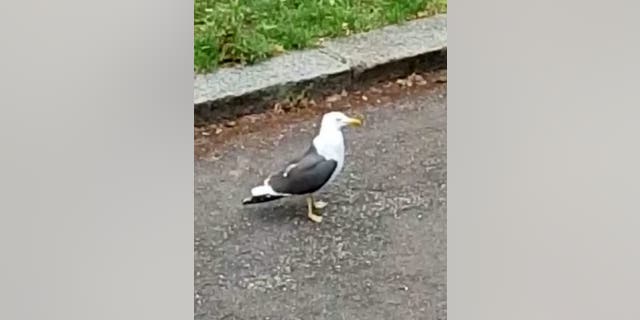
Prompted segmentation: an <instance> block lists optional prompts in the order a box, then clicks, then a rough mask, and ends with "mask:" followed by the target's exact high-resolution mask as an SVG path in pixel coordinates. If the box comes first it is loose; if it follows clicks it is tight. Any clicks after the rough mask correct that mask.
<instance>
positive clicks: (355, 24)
mask: <svg viewBox="0 0 640 320" xmlns="http://www.w3.org/2000/svg"><path fill="white" fill-rule="evenodd" d="M446 9H447V0H195V10H194V24H195V25H194V27H195V28H194V64H195V69H196V71H197V72H207V71H211V70H213V69H215V68H217V67H219V66H220V65H225V64H236V63H241V64H245V63H249V64H250V63H255V62H258V61H261V60H264V59H266V58H268V57H271V56H274V55H277V54H279V53H281V52H282V51H283V50H296V49H303V48H308V47H312V46H314V45H316V44H317V43H318V40H320V39H323V38H332V37H337V36H344V35H348V34H351V33H357V32H362V31H367V30H371V29H374V28H378V27H381V26H384V25H388V24H394V23H398V22H401V21H406V20H411V19H415V18H417V17H422V16H428V15H433V14H436V13H442V12H446Z"/></svg>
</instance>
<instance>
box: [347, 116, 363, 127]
mask: <svg viewBox="0 0 640 320" xmlns="http://www.w3.org/2000/svg"><path fill="white" fill-rule="evenodd" d="M347 123H348V124H349V125H350V126H352V127H360V126H362V120H360V119H356V118H349V120H347Z"/></svg>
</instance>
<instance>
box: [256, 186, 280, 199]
mask: <svg viewBox="0 0 640 320" xmlns="http://www.w3.org/2000/svg"><path fill="white" fill-rule="evenodd" d="M267 194H270V195H277V193H276V192H274V191H273V189H272V188H271V187H270V186H268V185H265V186H257V187H255V188H253V189H251V195H252V196H254V197H257V196H263V195H267Z"/></svg>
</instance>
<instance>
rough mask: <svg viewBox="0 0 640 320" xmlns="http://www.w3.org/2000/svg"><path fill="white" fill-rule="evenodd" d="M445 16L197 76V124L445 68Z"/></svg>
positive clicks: (333, 41) (412, 22) (195, 91)
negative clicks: (293, 99)
mask: <svg viewBox="0 0 640 320" xmlns="http://www.w3.org/2000/svg"><path fill="white" fill-rule="evenodd" d="M446 19H447V17H446V15H437V16H434V17H430V18H426V19H419V20H414V21H410V22H407V23H404V24H401V25H394V26H388V27H385V28H382V29H378V30H374V31H370V32H367V33H362V34H357V35H353V36H350V37H346V38H340V39H334V40H330V41H328V42H326V43H325V44H324V45H323V46H322V47H321V48H318V49H312V50H304V51H297V52H291V53H287V54H284V55H282V56H278V57H275V58H272V59H269V60H267V61H265V62H263V63H259V64H256V65H251V66H245V67H234V68H223V69H220V70H218V71H216V72H214V73H211V74H206V75H196V77H195V79H194V95H193V102H194V106H195V122H196V124H202V123H207V122H210V121H215V120H219V119H232V118H236V117H238V116H242V115H246V114H251V113H258V112H263V111H265V110H266V109H267V108H269V107H270V106H272V105H273V103H275V102H277V101H281V100H283V99H286V98H288V97H291V96H294V95H299V94H301V93H304V94H305V95H306V96H309V97H316V96H320V95H324V94H327V93H329V92H336V91H341V90H342V89H353V88H356V87H358V86H363V85H367V84H370V83H372V82H378V81H383V80H387V79H393V78H397V77H402V76H406V75H409V74H411V73H413V72H416V71H429V70H436V69H441V68H446V65H447V55H446V50H447V24H446V23H447V22H446V21H447V20H446Z"/></svg>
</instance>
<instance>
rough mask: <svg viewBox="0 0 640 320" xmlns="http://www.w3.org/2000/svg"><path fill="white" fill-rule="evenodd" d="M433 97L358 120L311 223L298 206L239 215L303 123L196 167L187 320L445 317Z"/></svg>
mask: <svg viewBox="0 0 640 320" xmlns="http://www.w3.org/2000/svg"><path fill="white" fill-rule="evenodd" d="M445 90H446V89H441V90H440V89H439V90H436V91H435V92H431V93H429V94H426V93H422V94H417V95H412V96H409V97H403V98H399V99H398V100H397V101H395V102H394V104H393V105H386V106H377V107H370V108H369V109H366V110H363V113H364V115H365V117H366V120H365V126H364V127H362V128H356V129H348V131H346V134H345V137H346V142H347V155H346V164H345V168H344V171H343V174H342V176H341V177H340V178H339V179H338V180H337V181H336V183H335V185H333V186H331V187H329V188H327V189H326V190H324V191H323V192H322V193H321V194H320V195H319V196H318V198H319V199H322V200H327V201H328V202H329V206H327V208H325V209H324V220H323V222H322V223H321V224H314V223H312V222H310V221H309V220H308V219H307V218H306V216H305V214H306V203H305V201H304V199H301V198H298V199H285V200H284V201H280V202H272V203H271V204H265V205H259V206H255V207H242V206H241V205H240V202H241V199H242V198H244V197H246V196H247V195H248V192H249V188H250V187H252V186H253V185H254V184H256V183H259V182H261V180H262V179H263V178H264V174H266V173H268V172H269V171H270V170H272V169H276V168H278V167H279V166H280V165H282V159H279V158H277V157H276V156H274V153H273V151H276V152H278V153H282V154H288V155H291V156H293V155H294V154H296V153H298V152H301V151H303V149H304V148H305V147H306V146H307V143H308V141H309V139H310V138H311V137H312V135H313V133H314V132H313V130H315V129H312V130H304V129H305V128H306V127H308V126H310V125H311V124H312V122H304V123H299V124H292V125H290V126H289V127H288V128H287V130H286V131H285V132H284V133H283V134H272V133H267V134H263V135H261V134H259V133H258V134H250V135H247V136H242V137H238V142H237V143H236V144H235V146H231V147H228V148H227V150H225V154H224V156H223V157H222V158H221V159H219V160H217V161H196V164H195V167H196V169H195V174H196V185H195V189H196V193H195V208H196V209H195V315H196V316H195V319H304V320H307V319H347V320H357V319H366V320H374V319H446V150H447V149H446V91H445Z"/></svg>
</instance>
